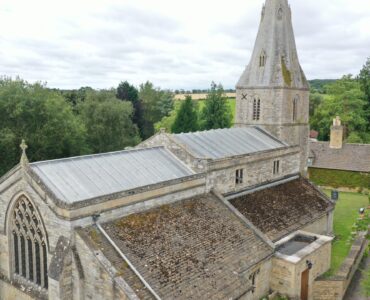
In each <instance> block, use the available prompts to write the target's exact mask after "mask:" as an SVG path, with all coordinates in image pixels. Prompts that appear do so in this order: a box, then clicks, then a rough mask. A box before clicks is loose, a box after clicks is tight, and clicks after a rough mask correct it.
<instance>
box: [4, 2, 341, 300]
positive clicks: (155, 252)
mask: <svg viewBox="0 0 370 300" xmlns="http://www.w3.org/2000/svg"><path fill="white" fill-rule="evenodd" d="M260 26H261V29H260V31H259V33H258V37H257V41H256V46H255V50H254V52H253V55H252V59H251V62H250V64H249V65H248V67H247V68H246V70H245V72H244V73H243V75H242V77H241V79H240V81H239V83H238V86H237V120H236V126H235V128H230V129H216V130H209V131H203V132H194V133H183V134H169V133H166V132H163V131H161V132H159V133H158V134H156V135H155V136H153V137H152V138H150V139H149V140H147V141H144V142H143V143H141V144H140V145H138V146H137V147H136V148H135V149H131V150H124V151H118V152H112V153H102V154H96V155H87V156H80V157H71V158H65V159H57V160H51V161H42V162H29V161H28V159H27V154H26V148H27V146H26V144H25V143H24V142H23V143H22V144H21V148H22V156H21V159H20V163H19V164H18V165H17V166H15V167H14V168H13V169H12V170H10V171H9V172H8V173H7V174H6V175H4V176H3V177H2V178H0V299H17V300H18V299H19V300H23V299H24V300H29V299H50V300H59V299H60V300H62V299H63V300H64V299H68V300H70V299H107V300H113V299H132V300H137V299H157V300H159V299H163V300H167V299H168V300H170V299H171V300H172V299H180V300H181V299H183V300H188V299H194V300H195V299H197V300H198V299H220V300H221V299H222V300H223V299H225V300H226V299H227V300H229V299H235V300H236V299H244V300H257V299H261V298H262V297H264V296H267V295H269V294H270V293H273V292H275V293H281V294H285V295H288V296H290V297H291V298H293V299H298V298H299V299H303V300H307V299H312V297H313V292H314V291H313V289H314V285H313V282H314V280H315V279H316V278H317V277H318V276H320V275H321V274H323V273H324V272H326V271H327V270H328V268H329V265H330V255H331V240H332V237H331V234H332V220H333V209H334V203H333V202H332V201H331V200H330V199H328V198H327V197H326V196H325V195H323V194H322V193H321V192H320V191H319V190H318V189H317V188H316V187H315V186H314V185H313V184H312V183H311V182H309V181H308V180H307V179H304V178H303V177H302V174H304V173H305V170H306V162H307V145H308V144H307V143H308V126H307V124H308V84H307V81H306V79H305V76H304V73H303V71H302V69H301V67H300V64H299V61H298V56H297V51H296V46H295V41H294V36H293V29H292V23H291V11H290V7H289V5H288V1H287V0H267V1H266V5H265V6H264V7H263V11H262V16H261V25H260Z"/></svg>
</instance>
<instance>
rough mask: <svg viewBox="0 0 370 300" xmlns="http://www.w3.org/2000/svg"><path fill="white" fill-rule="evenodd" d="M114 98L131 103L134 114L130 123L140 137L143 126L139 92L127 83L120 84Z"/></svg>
mask: <svg viewBox="0 0 370 300" xmlns="http://www.w3.org/2000/svg"><path fill="white" fill-rule="evenodd" d="M116 97H117V98H118V99H120V100H122V101H129V102H131V103H132V106H133V108H134V112H133V114H132V121H133V122H134V124H136V126H137V127H138V129H139V134H140V136H141V137H142V131H143V126H144V116H143V104H142V102H141V101H140V99H139V91H138V90H137V88H136V87H134V86H133V85H131V84H129V83H128V82H127V81H125V82H121V83H120V84H119V85H118V87H117V93H116Z"/></svg>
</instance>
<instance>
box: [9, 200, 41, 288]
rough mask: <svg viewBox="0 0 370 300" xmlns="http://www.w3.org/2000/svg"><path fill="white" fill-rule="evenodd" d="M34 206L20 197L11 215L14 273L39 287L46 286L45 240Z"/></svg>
mask: <svg viewBox="0 0 370 300" xmlns="http://www.w3.org/2000/svg"><path fill="white" fill-rule="evenodd" d="M41 224H42V223H41V219H40V217H39V215H38V213H37V211H36V209H35V207H34V206H33V204H32V203H31V202H30V201H29V199H27V198H26V197H25V196H21V197H20V198H19V199H18V200H17V202H16V204H15V206H14V209H13V212H12V214H11V223H10V227H11V235H10V239H11V247H12V253H13V258H12V262H13V273H14V275H15V277H16V276H19V277H22V278H23V279H26V280H27V281H28V282H30V283H32V284H35V285H38V286H40V287H42V288H47V287H48V274H47V247H46V237H45V233H44V231H43V228H42V227H41V226H42V225H41Z"/></svg>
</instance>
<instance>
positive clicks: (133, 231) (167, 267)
mask: <svg viewBox="0 0 370 300" xmlns="http://www.w3.org/2000/svg"><path fill="white" fill-rule="evenodd" d="M102 226H103V228H104V229H105V231H106V232H107V233H108V235H109V236H110V238H111V239H112V240H113V241H114V242H115V243H116V245H117V246H118V247H119V248H120V249H121V251H122V252H123V253H124V254H125V255H126V256H127V257H128V258H129V260H130V261H131V262H132V263H133V264H134V266H135V268H137V270H138V271H139V273H140V274H141V275H142V276H143V277H144V279H145V280H146V281H147V282H148V283H149V285H150V286H151V287H152V288H153V289H154V290H155V292H156V293H157V294H159V296H160V297H161V298H162V299H237V298H238V297H239V296H241V294H243V293H246V292H247V291H249V290H250V289H251V283H250V282H249V281H248V280H245V279H244V280H243V279H242V276H240V273H242V272H244V271H245V270H248V268H250V267H251V266H253V265H255V264H256V263H258V262H259V261H261V260H263V259H264V258H266V257H268V256H270V255H272V253H273V249H272V248H271V247H270V246H269V245H268V244H267V243H266V242H264V241H263V240H262V239H261V238H260V237H259V236H257V235H256V234H255V233H254V232H253V231H252V230H251V229H250V228H249V227H248V226H247V225H246V224H245V223H244V222H243V221H241V220H240V219H239V218H238V217H237V216H236V215H235V214H234V213H232V212H231V210H229V208H228V207H227V206H226V205H225V204H224V203H222V201H221V200H219V199H218V198H216V196H214V195H211V194H208V195H204V196H199V197H198V198H193V199H188V200H183V201H180V202H176V203H174V204H170V205H164V206H161V207H158V208H154V209H151V210H149V211H147V212H143V213H138V214H133V215H130V216H127V217H124V218H121V219H118V220H116V221H113V222H110V223H106V224H103V225H102ZM107 249H108V248H107V247H104V250H102V251H103V253H105V252H106V251H107ZM116 264H119V263H118V262H116Z"/></svg>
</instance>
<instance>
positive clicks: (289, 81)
mask: <svg viewBox="0 0 370 300" xmlns="http://www.w3.org/2000/svg"><path fill="white" fill-rule="evenodd" d="M281 71H282V73H283V77H284V82H285V84H286V85H288V86H290V85H291V84H292V74H291V73H290V71H289V70H288V68H287V66H286V64H285V60H284V57H281Z"/></svg>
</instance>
